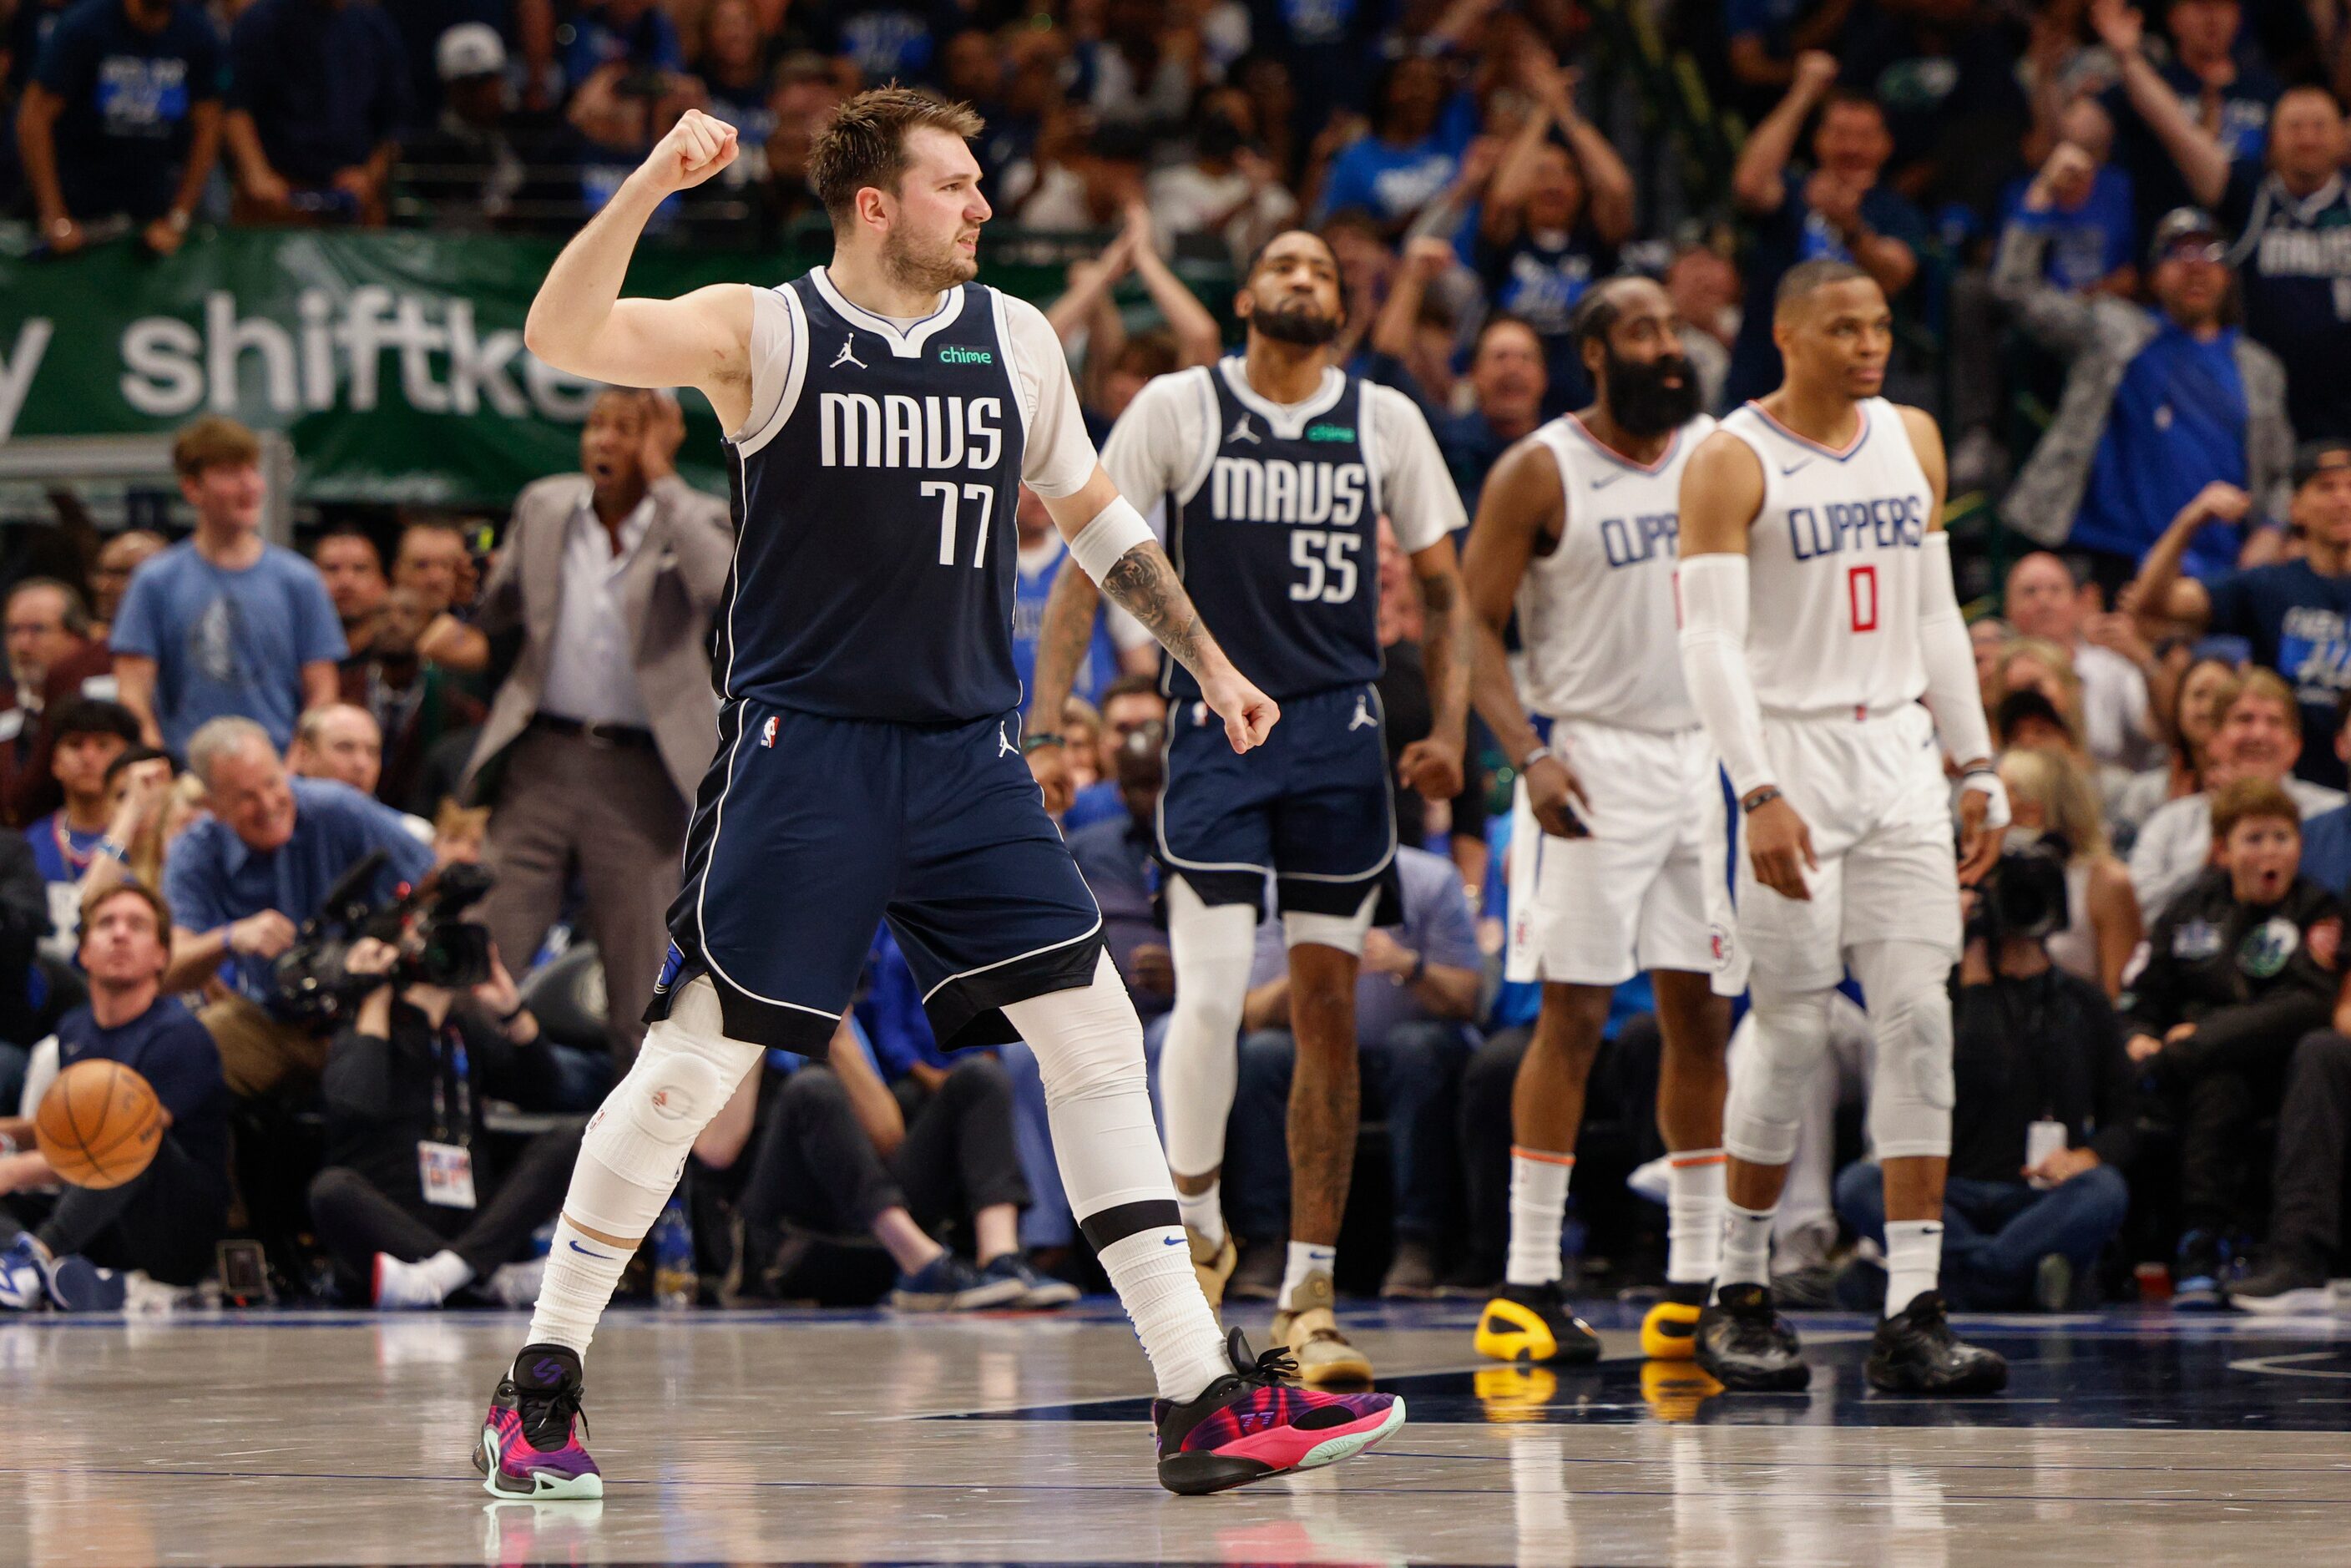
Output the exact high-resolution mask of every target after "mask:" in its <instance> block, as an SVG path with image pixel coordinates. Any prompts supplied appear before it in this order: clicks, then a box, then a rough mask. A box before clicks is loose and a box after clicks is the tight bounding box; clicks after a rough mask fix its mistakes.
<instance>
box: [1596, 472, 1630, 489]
mask: <svg viewBox="0 0 2351 1568" xmlns="http://www.w3.org/2000/svg"><path fill="white" fill-rule="evenodd" d="M1623 477H1625V476H1623V475H1622V474H1611V475H1609V476H1607V477H1606V478H1604V479H1594V480H1593V482H1592V487H1593V489H1595V490H1605V489H1606V488H1608V486H1611V485H1614V483H1616V481H1617V480H1619V479H1622V478H1623Z"/></svg>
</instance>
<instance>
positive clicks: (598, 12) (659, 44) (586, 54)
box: [560, 0, 685, 88]
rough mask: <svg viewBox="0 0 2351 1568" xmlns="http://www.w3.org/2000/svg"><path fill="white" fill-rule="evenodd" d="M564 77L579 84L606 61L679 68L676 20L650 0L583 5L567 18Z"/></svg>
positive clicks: (681, 60) (649, 67)
mask: <svg viewBox="0 0 2351 1568" xmlns="http://www.w3.org/2000/svg"><path fill="white" fill-rule="evenodd" d="M560 59H561V62H562V66H563V74H564V77H565V78H567V79H568V80H569V82H570V83H571V85H572V86H573V87H574V88H578V87H580V85H581V84H583V83H585V82H586V81H587V79H588V78H590V77H591V76H594V75H595V74H596V73H597V72H598V71H599V70H601V69H602V68H604V67H606V66H612V65H617V66H621V67H623V68H627V69H630V70H635V71H644V72H653V71H661V72H668V73H683V72H684V69H685V47H684V45H683V44H682V43H680V42H679V41H678V36H677V27H676V25H675V24H674V23H673V22H671V20H670V19H669V14H668V13H667V12H666V11H664V10H663V9H662V8H661V7H660V6H659V5H655V4H654V3H653V0H605V3H604V4H603V5H590V6H588V7H586V8H585V9H583V10H582V11H581V12H580V14H579V16H577V17H576V18H574V19H573V21H572V24H571V41H570V43H569V44H568V45H566V46H565V47H564V48H563V50H562V53H561V56H560Z"/></svg>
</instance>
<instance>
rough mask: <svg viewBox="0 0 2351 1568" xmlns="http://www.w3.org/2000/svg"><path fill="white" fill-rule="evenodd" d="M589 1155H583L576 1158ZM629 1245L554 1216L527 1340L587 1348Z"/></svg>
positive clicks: (618, 1279) (629, 1254) (628, 1253)
mask: <svg viewBox="0 0 2351 1568" xmlns="http://www.w3.org/2000/svg"><path fill="white" fill-rule="evenodd" d="M589 1157H592V1156H583V1157H582V1159H581V1163H582V1164H583V1165H584V1164H586V1163H587V1159H588V1158H589ZM636 1250H637V1249H635V1248H634V1247H614V1246H612V1245H611V1244H610V1243H608V1242H604V1241H600V1240H598V1239H595V1238H594V1237H592V1236H590V1235H587V1234H586V1233H584V1232H583V1231H581V1230H580V1228H579V1227H577V1226H575V1225H573V1224H572V1223H571V1221H570V1220H569V1219H568V1218H559V1219H557V1220H556V1222H555V1239H554V1241H553V1242H552V1243H551V1244H550V1245H549V1249H548V1253H547V1277H546V1278H545V1279H544V1280H543V1281H540V1284H539V1287H538V1305H537V1306H535V1307H534V1308H532V1309H531V1314H530V1337H529V1338H528V1339H527V1340H526V1341H525V1342H524V1343H527V1344H559V1345H564V1346H567V1347H569V1349H571V1350H574V1351H577V1352H579V1354H580V1356H581V1357H582V1358H585V1357H586V1355H587V1354H588V1342H589V1341H590V1340H591V1339H593V1338H595V1337H596V1320H597V1319H598V1318H601V1317H602V1316H603V1315H604V1308H605V1307H606V1306H607V1305H608V1304H610V1302H611V1300H612V1292H613V1291H614V1290H616V1289H617V1288H619V1286H620V1283H621V1270H623V1269H626V1268H627V1267H628V1266H629V1260H630V1258H631V1257H632V1256H634V1255H635V1253H636Z"/></svg>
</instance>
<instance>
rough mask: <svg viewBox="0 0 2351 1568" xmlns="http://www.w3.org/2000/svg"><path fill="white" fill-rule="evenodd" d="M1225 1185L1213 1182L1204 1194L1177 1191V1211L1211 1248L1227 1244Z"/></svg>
mask: <svg viewBox="0 0 2351 1568" xmlns="http://www.w3.org/2000/svg"><path fill="white" fill-rule="evenodd" d="M1224 1197H1225V1184H1224V1183H1222V1182H1220V1181H1212V1182H1210V1183H1209V1184H1208V1190H1207V1191H1206V1192H1203V1193H1189V1192H1186V1191H1185V1190H1184V1189H1183V1188H1182V1187H1177V1188H1176V1189H1175V1210H1176V1212H1177V1213H1179V1214H1181V1215H1182V1216H1183V1217H1184V1223H1185V1224H1186V1225H1187V1226H1189V1227H1190V1228H1192V1229H1194V1230H1196V1231H1197V1232H1199V1235H1200V1239H1202V1240H1204V1241H1206V1242H1207V1244H1208V1245H1209V1246H1211V1247H1222V1246H1223V1245H1224V1244H1225V1205H1224Z"/></svg>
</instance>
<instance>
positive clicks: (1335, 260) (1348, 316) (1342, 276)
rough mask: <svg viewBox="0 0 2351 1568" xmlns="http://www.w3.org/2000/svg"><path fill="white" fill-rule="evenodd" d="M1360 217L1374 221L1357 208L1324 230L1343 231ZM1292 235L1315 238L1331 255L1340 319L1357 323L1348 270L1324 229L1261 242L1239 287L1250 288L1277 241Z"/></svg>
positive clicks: (1325, 223)
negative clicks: (1268, 252) (1337, 284)
mask: <svg viewBox="0 0 2351 1568" xmlns="http://www.w3.org/2000/svg"><path fill="white" fill-rule="evenodd" d="M1356 218H1363V219H1364V222H1365V223H1369V222H1370V219H1369V218H1368V217H1367V216H1366V215H1365V214H1364V213H1362V212H1360V211H1358V210H1357V209H1355V208H1353V207H1349V208H1346V209H1343V210H1342V211H1340V212H1335V213H1332V214H1331V215H1330V216H1329V217H1327V218H1325V219H1323V220H1322V228H1324V229H1327V228H1330V227H1332V225H1338V226H1340V227H1345V226H1347V225H1349V224H1351V223H1353V221H1354V219H1356ZM1372 232H1373V233H1374V235H1376V234H1377V233H1378V232H1379V231H1378V228H1377V225H1374V226H1373V229H1372ZM1290 235H1312V236H1313V238H1314V239H1315V240H1316V241H1317V242H1318V243H1319V244H1320V245H1321V246H1322V248H1323V249H1324V250H1327V251H1329V252H1330V253H1331V265H1332V267H1334V268H1336V269H1337V271H1338V274H1339V319H1340V320H1342V321H1348V320H1353V319H1354V309H1355V301H1354V298H1353V296H1352V295H1351V294H1350V293H1349V292H1348V289H1347V269H1346V268H1345V267H1340V266H1339V247H1338V246H1335V245H1332V243H1331V240H1330V237H1329V236H1328V235H1325V234H1323V232H1322V229H1310V228H1306V227H1304V226H1303V225H1301V226H1299V227H1295V228H1286V229H1280V230H1278V231H1276V232H1275V233H1273V234H1270V235H1267V236H1266V237H1265V238H1264V240H1262V241H1261V242H1259V245H1258V247H1257V248H1256V249H1255V250H1253V251H1251V252H1249V260H1248V261H1246V262H1244V263H1243V264H1242V265H1241V277H1240V283H1239V286H1238V287H1240V288H1247V287H1249V283H1250V281H1251V280H1252V279H1254V278H1255V277H1257V269H1258V267H1259V264H1261V263H1262V262H1263V261H1264V260H1265V253H1266V252H1267V251H1270V250H1271V249H1272V248H1273V247H1274V245H1275V243H1276V242H1277V241H1280V240H1285V239H1288V238H1289V237H1290Z"/></svg>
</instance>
